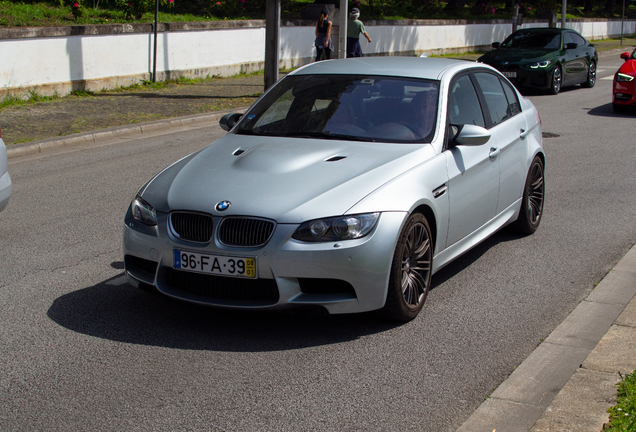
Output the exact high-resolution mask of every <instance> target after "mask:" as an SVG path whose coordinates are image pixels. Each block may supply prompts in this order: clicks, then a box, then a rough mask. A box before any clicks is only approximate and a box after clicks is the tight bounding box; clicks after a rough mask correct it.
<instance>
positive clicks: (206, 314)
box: [47, 273, 400, 352]
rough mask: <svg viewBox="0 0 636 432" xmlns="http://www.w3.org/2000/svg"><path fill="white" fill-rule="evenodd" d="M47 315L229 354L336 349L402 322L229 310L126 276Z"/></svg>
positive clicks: (123, 338) (101, 333) (120, 334)
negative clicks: (156, 290)
mask: <svg viewBox="0 0 636 432" xmlns="http://www.w3.org/2000/svg"><path fill="white" fill-rule="evenodd" d="M47 315H48V317H49V318H50V319H51V320H53V321H54V322H56V323H57V324H59V325H61V326H62V327H65V328H67V329H69V330H72V331H75V332H78V333H82V334H86V335H89V336H94V337H98V338H103V339H109V340H113V341H118V342H125V343H130V344H140V345H151V346H161V347H167V348H177V349H192V350H212V351H229V352H262V351H279V350H293V349H301V348H307V347H313V346H321V345H330V344H337V343H341V342H347V341H351V340H356V339H359V338H361V337H364V336H366V335H370V334H374V333H380V332H384V331H387V330H391V329H393V328H396V327H398V326H399V325H400V324H399V323H395V322H390V321H387V320H383V319H382V318H380V317H378V316H377V315H376V314H373V313H363V314H351V315H321V314H318V313H316V312H314V310H305V309H300V310H296V311H289V312H271V311H270V312H260V311H231V310H224V309H216V308H211V307H205V306H199V305H195V304H190V303H185V302H180V301H178V300H174V299H171V298H168V297H165V296H163V295H160V294H149V293H146V292H144V291H141V290H139V289H137V288H134V287H132V286H130V285H128V284H127V283H125V278H124V276H123V273H122V274H120V275H118V276H116V277H114V278H111V279H108V280H105V281H102V282H100V283H98V284H96V285H94V286H91V287H87V288H84V289H80V290H77V291H74V292H71V293H68V294H65V295H63V296H61V297H58V298H57V299H56V300H55V301H54V302H53V304H52V305H51V307H50V308H49V310H48V311H47Z"/></svg>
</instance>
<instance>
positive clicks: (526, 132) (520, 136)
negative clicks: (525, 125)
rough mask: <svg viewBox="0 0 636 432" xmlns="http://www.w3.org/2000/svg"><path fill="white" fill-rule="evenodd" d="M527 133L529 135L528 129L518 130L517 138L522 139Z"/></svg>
mask: <svg viewBox="0 0 636 432" xmlns="http://www.w3.org/2000/svg"><path fill="white" fill-rule="evenodd" d="M528 135H530V131H529V130H525V129H521V130H520V131H519V138H521V139H524V138H525V137H527V136H528Z"/></svg>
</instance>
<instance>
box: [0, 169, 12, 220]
mask: <svg viewBox="0 0 636 432" xmlns="http://www.w3.org/2000/svg"><path fill="white" fill-rule="evenodd" d="M12 192H13V187H12V185H11V177H10V176H9V172H8V171H7V172H5V173H4V174H3V175H2V177H0V211H2V210H4V209H5V207H6V206H7V204H9V198H10V197H11V193H12Z"/></svg>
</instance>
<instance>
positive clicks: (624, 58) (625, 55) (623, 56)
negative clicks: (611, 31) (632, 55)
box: [621, 52, 629, 60]
mask: <svg viewBox="0 0 636 432" xmlns="http://www.w3.org/2000/svg"><path fill="white" fill-rule="evenodd" d="M621 58H622V59H623V60H629V53H626V52H624V53H623V54H621Z"/></svg>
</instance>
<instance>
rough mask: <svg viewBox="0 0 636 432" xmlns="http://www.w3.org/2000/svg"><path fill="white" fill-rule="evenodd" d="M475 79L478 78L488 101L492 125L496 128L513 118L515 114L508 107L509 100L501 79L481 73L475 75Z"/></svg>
mask: <svg viewBox="0 0 636 432" xmlns="http://www.w3.org/2000/svg"><path fill="white" fill-rule="evenodd" d="M475 78H477V82H478V83H479V87H481V91H482V93H483V95H484V99H486V105H487V106H488V111H490V120H491V121H492V125H493V126H495V125H497V124H499V123H501V122H503V121H504V120H506V119H508V118H510V117H512V115H513V114H512V112H511V109H510V106H509V105H508V99H507V98H506V94H505V93H504V89H503V87H502V86H501V84H502V83H501V80H500V79H499V77H497V76H495V75H493V74H489V73H485V72H479V73H476V74H475Z"/></svg>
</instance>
